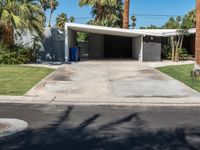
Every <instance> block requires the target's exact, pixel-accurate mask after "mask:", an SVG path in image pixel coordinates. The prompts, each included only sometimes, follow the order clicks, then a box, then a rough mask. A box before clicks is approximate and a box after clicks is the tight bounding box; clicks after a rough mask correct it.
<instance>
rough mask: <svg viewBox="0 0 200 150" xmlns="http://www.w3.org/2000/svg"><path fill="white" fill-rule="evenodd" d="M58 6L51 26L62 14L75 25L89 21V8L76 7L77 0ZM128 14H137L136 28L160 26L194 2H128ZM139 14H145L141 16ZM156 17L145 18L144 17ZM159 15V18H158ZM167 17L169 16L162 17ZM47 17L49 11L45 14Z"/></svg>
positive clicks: (181, 13) (149, 0) (176, 0)
mask: <svg viewBox="0 0 200 150" xmlns="http://www.w3.org/2000/svg"><path fill="white" fill-rule="evenodd" d="M58 1H59V6H58V8H57V10H56V11H55V12H54V14H53V19H52V24H55V18H56V16H57V15H58V14H60V13H62V12H64V13H67V15H68V16H74V17H75V18H76V21H75V22H76V23H86V22H87V21H88V20H90V17H91V15H90V11H91V8H90V7H82V8H80V7H79V6H78V2H79V0H58ZM130 1H131V6H130V14H139V15H136V17H137V22H136V24H137V28H138V27H140V26H148V25H151V24H154V25H157V26H160V25H163V24H164V22H166V21H167V19H168V18H169V16H170V15H184V14H185V13H186V12H188V11H189V10H191V9H193V8H195V1H196V0H130ZM141 14H145V16H142V15H141ZM149 14H150V15H151V14H153V15H158V16H146V15H149ZM159 15H161V16H159ZM162 15H169V16H162ZM47 16H48V17H49V11H48V12H47Z"/></svg>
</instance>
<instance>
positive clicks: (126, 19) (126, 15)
mask: <svg viewBox="0 0 200 150" xmlns="http://www.w3.org/2000/svg"><path fill="white" fill-rule="evenodd" d="M129 7H130V0H124V16H123V28H124V29H128V28H129Z"/></svg>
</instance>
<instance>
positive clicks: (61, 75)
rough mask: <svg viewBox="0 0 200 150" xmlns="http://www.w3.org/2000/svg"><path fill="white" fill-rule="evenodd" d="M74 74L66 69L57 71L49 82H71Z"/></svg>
mask: <svg viewBox="0 0 200 150" xmlns="http://www.w3.org/2000/svg"><path fill="white" fill-rule="evenodd" d="M72 74H74V73H73V72H71V71H69V70H67V69H66V68H59V69H57V70H56V71H55V72H54V73H53V74H52V75H51V76H50V77H49V78H48V80H50V81H52V80H54V81H71V78H70V77H71V76H72Z"/></svg>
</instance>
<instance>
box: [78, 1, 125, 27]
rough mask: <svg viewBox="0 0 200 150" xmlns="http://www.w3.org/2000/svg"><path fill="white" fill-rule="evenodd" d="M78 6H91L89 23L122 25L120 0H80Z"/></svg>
mask: <svg viewBox="0 0 200 150" xmlns="http://www.w3.org/2000/svg"><path fill="white" fill-rule="evenodd" d="M79 6H80V7H82V6H90V7H92V11H91V14H92V16H93V17H94V20H90V22H89V24H93V25H101V26H112V27H122V18H123V15H122V12H123V11H122V0H80V1H79Z"/></svg>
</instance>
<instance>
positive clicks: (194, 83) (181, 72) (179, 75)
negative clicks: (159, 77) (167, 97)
mask: <svg viewBox="0 0 200 150" xmlns="http://www.w3.org/2000/svg"><path fill="white" fill-rule="evenodd" d="M193 67H194V65H179V66H167V67H161V68H157V69H158V70H160V71H162V72H164V73H166V74H168V75H169V76H171V77H173V78H175V79H177V80H179V81H181V82H183V83H184V84H186V85H188V86H190V87H191V88H193V89H195V90H197V91H198V92H200V79H194V80H193V79H192V78H191V76H190V73H191V70H192V69H193Z"/></svg>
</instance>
